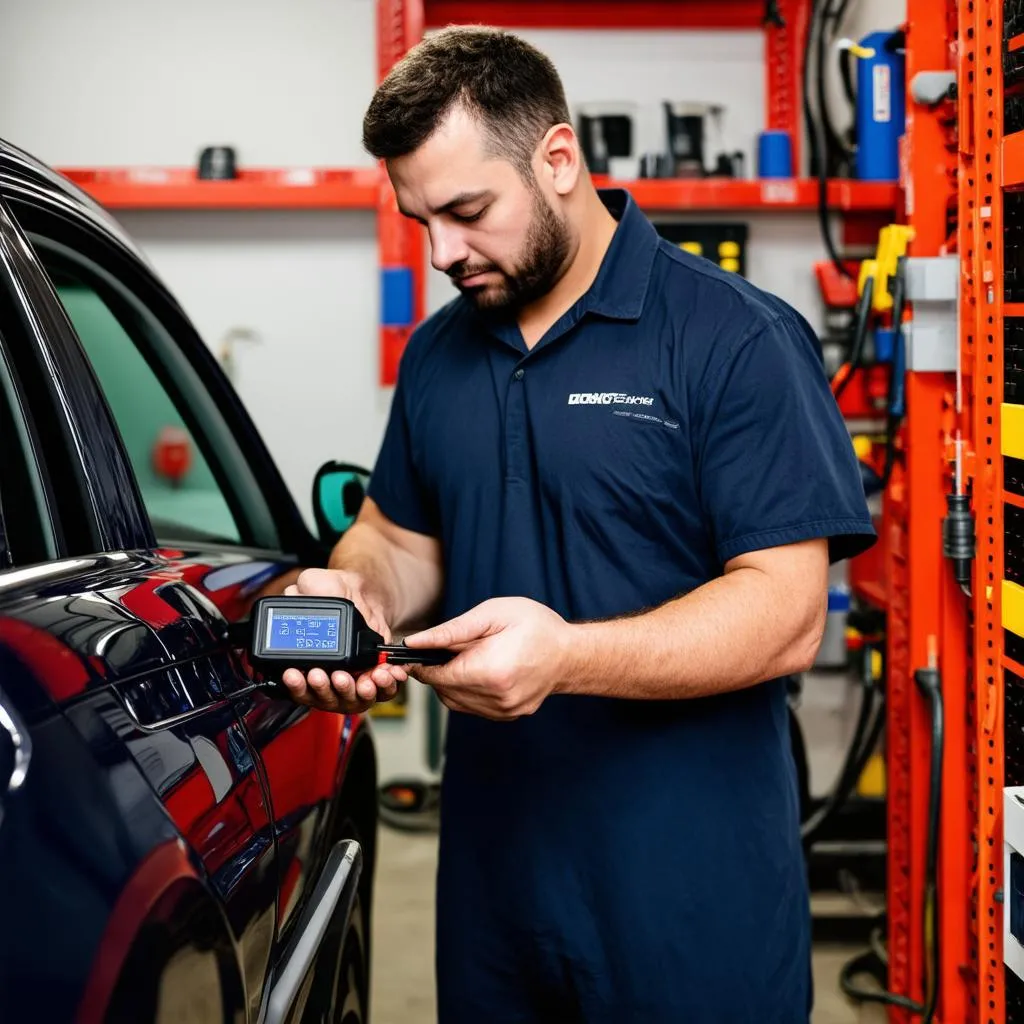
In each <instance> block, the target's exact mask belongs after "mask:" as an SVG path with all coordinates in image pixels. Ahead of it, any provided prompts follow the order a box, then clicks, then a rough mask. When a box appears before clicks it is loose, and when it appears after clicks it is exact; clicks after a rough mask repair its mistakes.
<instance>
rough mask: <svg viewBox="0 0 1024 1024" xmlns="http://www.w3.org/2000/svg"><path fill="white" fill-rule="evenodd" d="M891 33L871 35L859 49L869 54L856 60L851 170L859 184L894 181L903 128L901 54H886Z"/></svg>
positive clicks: (903, 86)
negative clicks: (854, 153) (861, 182)
mask: <svg viewBox="0 0 1024 1024" xmlns="http://www.w3.org/2000/svg"><path fill="white" fill-rule="evenodd" d="M892 38H893V33H892V32H871V33H870V34H868V35H866V36H865V37H864V38H863V39H861V40H860V45H861V46H863V47H865V48H866V49H870V50H873V51H874V53H873V55H872V56H870V57H858V58H857V115H856V120H857V154H856V159H855V161H854V170H855V173H856V175H857V177H858V178H860V179H861V180H862V181H896V180H897V179H898V178H899V175H900V157H899V140H900V136H901V135H903V132H904V130H905V128H906V93H905V91H904V90H905V77H906V72H905V63H904V59H903V54H901V53H895V52H889V51H888V50H887V49H886V45H887V44H888V43H889V42H890V40H891V39H892Z"/></svg>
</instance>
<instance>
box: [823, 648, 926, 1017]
mask: <svg viewBox="0 0 1024 1024" xmlns="http://www.w3.org/2000/svg"><path fill="white" fill-rule="evenodd" d="M914 681H915V682H916V683H917V685H918V688H919V689H920V690H921V692H922V693H924V695H925V696H926V697H927V698H928V702H929V706H930V709H931V719H932V735H931V758H930V770H929V777H928V834H927V837H926V841H925V867H924V874H925V891H924V917H923V921H922V926H923V939H924V943H925V946H926V947H927V945H928V943H929V939H930V940H931V956H930V957H929V968H930V970H927V971H926V973H925V978H924V991H925V1003H924V1005H922V1004H921V1003H918V1002H915V1001H914V1000H912V999H908V998H907V997H906V996H901V995H897V994H896V993H894V992H888V991H884V989H885V988H886V987H887V985H888V979H887V978H886V977H885V975H883V976H882V977H881V978H880V977H879V970H878V966H879V958H878V954H877V953H875V951H874V950H868V951H867V952H865V953H861V954H860V955H859V956H856V957H854V958H853V959H852V960H850V961H848V962H847V963H846V964H844V965H843V969H842V970H841V971H840V974H839V985H840V988H842V990H843V992H844V993H845V994H846V995H847V996H849V997H850V998H851V999H854V1000H857V1001H859V1002H865V1003H883V1004H885V1005H886V1006H898V1007H901V1008H902V1009H904V1010H909V1011H910V1012H911V1013H913V1014H915V1015H919V1016H920V1017H921V1024H934V1020H935V1009H936V1005H937V1003H938V999H939V968H940V960H941V956H940V949H939V934H940V929H939V899H938V866H939V825H940V822H941V819H940V814H941V809H942V751H943V745H944V737H945V724H944V720H943V705H942V686H941V681H940V678H939V673H938V670H937V669H934V668H925V669H918V671H917V672H915V673H914ZM858 974H871V975H872V976H873V977H874V978H875V980H876V981H878V982H879V983H880V984H881V985H882V988H883V991H880V992H874V991H871V990H870V989H862V988H857V986H856V985H854V984H853V980H852V979H853V978H854V976H855V975H858ZM929 975H930V978H929Z"/></svg>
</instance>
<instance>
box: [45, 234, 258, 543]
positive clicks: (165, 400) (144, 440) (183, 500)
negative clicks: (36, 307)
mask: <svg viewBox="0 0 1024 1024" xmlns="http://www.w3.org/2000/svg"><path fill="white" fill-rule="evenodd" d="M43 259H44V264H45V263H46V259H45V254H43ZM46 269H47V271H48V272H49V274H50V277H51V279H52V280H53V282H54V285H55V287H56V289H57V295H58V297H59V298H60V301H61V303H62V304H63V305H64V309H65V310H66V312H67V314H68V317H69V318H70V320H71V322H72V324H73V325H74V328H75V331H76V332H77V334H78V337H79V339H80V340H81V342H82V347H83V348H84V349H85V352H86V355H87V356H88V357H89V361H90V362H91V363H92V367H93V370H94V371H95V373H96V377H97V379H98V380H99V384H100V387H101V388H102V390H103V393H104V395H105V397H106V399H107V404H108V405H109V406H110V411H111V412H112V413H113V416H114V419H115V420H116V421H117V426H118V429H119V430H120V432H121V436H122V438H123V440H124V444H125V447H126V449H127V451H128V456H129V458H130V459H131V463H132V468H133V469H134V470H135V476H136V479H137V480H138V483H139V488H140V490H141V492H142V499H143V502H144V503H145V505H146V511H147V512H148V513H149V517H150V520H151V521H152V523H153V530H154V532H155V533H156V536H157V539H158V540H161V541H167V540H209V541H218V542H221V543H235V544H237V543H240V542H241V539H242V537H241V532H240V530H239V527H238V524H237V522H236V521H235V517H234V515H233V513H232V511H231V506H230V504H229V503H228V500H227V498H226V497H225V495H224V492H223V491H222V489H221V487H220V485H219V484H218V482H217V480H216V479H215V477H214V475H213V473H212V471H211V469H210V465H209V463H208V462H207V461H206V458H205V457H204V455H203V451H202V448H201V446H200V445H199V444H198V443H197V439H196V437H195V435H194V434H193V432H192V431H191V430H190V429H189V427H188V426H187V425H186V423H185V420H184V418H183V417H182V415H181V413H180V412H179V410H178V408H177V406H176V405H175V402H174V401H173V400H172V398H171V396H170V395H169V394H168V392H167V389H166V388H165V386H164V384H163V383H162V382H161V380H160V378H159V377H158V376H157V374H156V373H155V372H154V370H153V368H152V367H151V366H150V365H149V363H148V362H147V361H146V358H145V357H144V356H143V354H142V353H141V352H140V351H139V348H138V346H137V345H136V343H135V341H134V340H133V339H132V337H131V336H130V335H129V334H128V332H127V331H126V330H125V328H124V327H123V326H122V325H121V323H120V322H119V321H118V319H117V317H116V316H114V314H113V312H112V311H111V310H110V308H109V307H108V305H107V304H106V302H105V301H104V300H103V298H101V297H100V295H99V294H98V293H97V291H96V289H95V288H94V287H92V285H91V284H89V283H87V282H86V281H85V280H83V279H82V277H81V276H79V275H76V274H74V273H73V271H72V270H70V269H69V268H68V267H67V266H56V265H52V264H51V265H50V266H47V268H46Z"/></svg>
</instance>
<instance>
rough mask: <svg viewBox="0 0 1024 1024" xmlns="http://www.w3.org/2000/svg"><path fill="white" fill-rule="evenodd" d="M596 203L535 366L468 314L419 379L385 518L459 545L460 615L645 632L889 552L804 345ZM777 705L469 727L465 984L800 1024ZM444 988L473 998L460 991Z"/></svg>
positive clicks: (436, 329) (791, 837)
mask: <svg viewBox="0 0 1024 1024" xmlns="http://www.w3.org/2000/svg"><path fill="white" fill-rule="evenodd" d="M602 199H603V201H604V202H605V204H606V206H607V207H608V209H609V210H610V211H611V212H612V214H613V216H615V217H616V219H617V220H618V221H619V224H618V227H617V229H616V231H615V235H614V237H613V240H612V243H611V245H610V247H609V249H608V252H607V253H606V256H605V258H604V260H603V262H602V265H601V268H600V271H599V273H598V275H597V278H596V279H595V281H594V283H593V285H592V287H591V288H590V289H589V291H588V292H587V293H586V294H585V295H584V296H583V297H582V298H581V299H580V300H579V301H578V302H577V303H576V304H575V305H574V306H573V307H572V308H571V309H570V310H569V311H568V312H566V313H565V314H564V315H563V316H562V317H561V318H560V319H559V320H558V321H557V323H555V324H554V325H553V326H552V327H551V328H550V330H549V331H548V332H547V333H546V334H545V336H544V337H543V338H542V339H541V340H540V341H539V342H538V343H537V344H536V345H535V346H534V348H533V349H532V350H528V349H527V347H526V345H525V344H524V342H523V339H522V336H521V334H520V332H519V329H518V327H517V325H516V324H515V322H514V321H513V320H512V319H511V318H509V319H508V320H506V321H502V320H495V319H494V318H493V316H485V315H483V314H481V313H479V312H477V311H476V310H475V309H474V308H473V306H472V305H471V304H470V303H469V302H468V301H467V300H465V299H463V298H461V297H459V298H456V299H455V300H454V301H453V302H451V303H450V304H449V305H447V306H446V307H445V308H444V309H442V310H440V311H439V312H438V313H436V314H435V315H434V316H432V317H431V318H429V319H428V320H427V321H426V322H425V323H424V324H423V325H422V326H421V327H420V328H419V329H418V330H417V331H416V333H415V335H414V337H413V338H412V339H411V341H410V344H409V346H408V348H407V351H406V353H405V355H404V357H403V360H402V364H401V368H400V372H399V380H398V385H397V388H396V392H395V396H394V401H393V407H392V412H391V417H390V420H389V423H388V427H387V431H386V435H385V439H384V442H383V446H382V449H381V452H380V455H379V459H378V462H377V465H376V468H375V470H374V473H373V477H372V480H371V482H370V488H369V493H370V495H371V496H372V497H373V499H374V500H375V501H376V502H377V504H378V505H379V506H380V508H381V509H382V511H383V512H384V514H385V515H386V516H388V517H389V518H390V519H392V520H393V521H394V522H396V523H397V524H399V525H400V526H403V527H405V528H407V529H410V530H414V531H417V532H421V533H426V534H430V535H432V536H436V537H438V538H440V540H441V543H442V547H443V553H444V569H445V590H444V598H443V607H442V609H441V614H442V615H443V616H444V617H445V618H447V617H450V616H453V615H456V614H459V613H461V612H463V611H465V610H466V609H468V608H470V607H472V606H474V605H476V604H477V603H479V602H481V601H484V600H486V599H488V598H491V597H496V596H508V595H515V596H524V597H529V598H533V599H535V600H537V601H541V602H543V603H544V604H546V605H548V606H549V607H551V608H553V609H554V610H555V611H557V612H558V613H560V614H561V615H563V616H564V617H566V618H567V619H572V620H582V619H600V618H604V617H609V616H617V615H624V614H630V613H635V612H638V611H641V610H643V609H645V608H650V607H652V606H656V605H659V604H661V603H663V602H665V601H667V600H669V599H671V598H674V597H676V596H679V595H682V594H685V593H687V592H689V591H691V590H694V589H695V588H697V587H699V586H701V585H702V584H704V583H706V582H708V581H709V580H712V579H714V578H715V577H717V576H719V575H721V574H722V572H723V569H724V566H725V564H726V563H727V562H728V561H729V560H730V559H732V558H734V557H736V556H737V555H740V554H742V553H744V552H749V551H753V550H757V549H763V548H769V547H776V546H778V545H784V544H789V543H793V542H796V541H800V540H805V539H809V538H819V537H824V538H828V541H829V546H830V555H831V557H832V559H833V560H835V559H838V558H843V557H848V556H852V555H854V554H856V553H858V552H860V551H862V550H864V549H865V548H866V547H868V546H869V545H870V544H871V543H872V541H873V539H874V531H873V527H872V524H871V520H870V517H869V514H868V510H867V507H866V502H865V498H864V493H863V488H862V485H861V481H860V474H859V472H858V468H857V464H856V460H855V456H854V453H853V450H852V446H851V443H850V439H849V435H848V433H847V430H846V427H845V425H844V423H843V421H842V419H841V417H840V415H839V413H838V410H837V408H836V405H835V402H834V400H833V398H832V395H831V393H830V390H829V386H828V382H827V379H826V376H825V373H824V371H823V368H822V362H821V354H820V347H819V345H818V341H817V339H816V337H815V336H814V334H813V332H812V331H811V329H810V328H809V326H808V325H807V323H806V322H805V321H804V320H803V319H802V318H801V317H800V316H799V315H798V314H797V313H796V312H795V311H794V310H793V309H792V308H791V307H789V306H788V305H786V304H785V303H784V302H782V301H781V300H779V299H778V298H776V297H773V296H771V295H769V294H766V293H764V292H762V291H760V290H758V289H757V288H755V287H754V286H753V285H751V284H750V283H749V282H747V281H745V280H743V279H742V278H740V277H739V276H737V275H734V274H730V273H728V272H725V271H722V270H721V269H719V268H718V267H717V266H715V265H714V264H712V263H710V262H708V261H706V260H702V259H700V258H698V257H695V256H692V255H690V254H688V253H686V252H683V251H681V250H679V249H678V248H676V247H675V246H673V245H671V244H670V243H668V242H666V241H664V240H662V239H660V238H659V236H658V235H657V233H656V231H655V229H654V228H653V226H652V225H651V224H650V223H649V221H648V220H647V219H646V218H645V217H644V215H643V214H642V213H641V211H640V210H639V208H638V207H637V206H636V205H635V203H634V202H633V201H632V199H631V198H630V197H629V196H628V195H627V194H626V193H625V192H619V191H611V192H603V193H602ZM742 614H743V609H737V615H742ZM627 683H628V680H627ZM785 699H786V698H785V690H784V685H783V683H782V682H781V681H776V682H773V683H766V684H763V685H760V686H757V687H753V688H750V689H747V690H743V691H740V692H737V693H732V694H725V695H721V696H714V697H708V698H702V699H698V700H690V701H682V700H680V701H669V700H665V701H631V700H628V699H611V698H600V697H582V696H557V697H552V698H549V699H548V700H547V701H546V702H545V703H544V704H543V705H542V707H541V708H540V710H539V711H538V712H537V713H536V714H535V715H532V716H529V717H526V718H523V719H520V720H518V721H516V722H513V723H496V722H490V721H486V720H483V719H479V718H474V717H470V716H466V715H463V714H458V713H455V714H452V715H451V716H450V718H449V722H448V732H447V739H446V766H445V779H444V789H443V795H442V815H443V822H442V848H441V849H442V863H441V869H440V875H439V897H438V914H439V924H438V942H439V949H440V950H441V952H442V953H443V950H444V949H445V948H446V947H447V946H451V947H452V949H453V950H457V949H459V948H462V947H464V956H463V957H462V960H463V961H464V963H463V967H462V968H461V970H462V972H463V973H462V975H460V977H461V979H462V980H461V982H460V984H461V985H463V986H465V985H467V984H469V983H468V982H467V981H466V977H467V975H466V973H465V971H466V970H467V968H466V966H465V963H467V962H473V963H484V964H490V965H491V967H492V968H494V967H495V965H497V964H505V965H508V964H509V963H511V962H512V960H510V958H514V962H515V965H516V966H515V970H514V971H512V970H511V968H510V967H509V968H507V969H508V970H509V972H510V974H509V977H510V979H513V980H515V981H516V982H517V983H518V984H519V985H521V986H522V985H524V984H526V982H524V979H527V980H528V982H529V985H532V986H535V987H536V991H538V992H541V991H550V993H551V994H552V995H551V997H552V998H553V999H557V998H559V997H560V996H559V993H561V994H562V995H564V989H565V985H566V982H565V977H566V976H567V975H566V974H565V972H566V971H569V974H570V975H571V976H572V977H573V979H574V980H573V982H572V986H570V987H571V988H572V991H573V993H574V994H573V995H572V999H575V1000H578V1001H579V1005H581V1006H582V1005H584V1004H586V1005H587V1006H589V1007H590V1012H589V1013H587V1014H585V1015H584V1018H585V1019H586V1020H588V1021H590V1020H603V1019H609V1020H610V1019H616V1018H615V1014H616V1013H625V1014H626V1015H625V1016H623V1017H620V1018H618V1019H630V1020H648V1019H650V1020H659V1019H678V1020H682V1019H685V1020H687V1021H690V1022H699V1021H705V1020H706V1021H708V1022H715V1024H724V1022H728V1021H732V1020H737V1021H739V1020H748V1019H750V1020H753V1019H755V1017H756V1019H757V1020H759V1021H764V1022H767V1021H774V1020H776V1019H778V1020H779V1021H786V1022H787V1024H792V1022H793V1021H795V1020H798V1019H801V1014H803V1019H806V1002H807V998H808V984H809V979H808V950H809V945H808V943H809V933H808V926H809V917H808V912H807V897H806V891H805V889H806V886H805V876H804V865H803V859H802V854H801V850H800V843H799V814H798V805H797V794H796V789H795V785H794V769H793V764H792V758H791V754H790V741H789V737H788V725H787V712H786V704H785ZM513 951H514V953H513ZM439 955H440V954H439ZM454 955H455V954H454V953H453V956H454ZM455 958H456V959H458V957H455ZM442 959H443V957H442ZM441 962H442V960H440V959H439V965H440V964H441ZM737 964H741V965H742V969H739V968H738V967H737ZM559 965H560V966H559ZM566 965H569V966H568V967H567V966H566ZM573 965H575V966H573ZM495 969H497V968H495ZM560 972H561V973H560ZM574 972H575V973H574ZM588 979H589V980H588ZM602 979H603V980H602ZM492 980H493V979H492ZM487 984H489V983H487ZM487 984H484V983H481V985H482V987H481V988H480V1000H481V1003H483V1002H486V1001H487V998H486V993H487V992H492V995H493V996H494V998H497V995H496V992H497V990H492V989H489V988H487ZM439 986H441V987H440V988H439V993H440V994H439V998H441V999H442V1005H444V999H447V998H452V999H454V998H455V996H454V995H452V994H451V988H450V987H449V988H445V987H444V972H443V971H442V970H441V967H440V966H439ZM659 986H661V988H660V992H661V995H660V996H659V995H658V992H659ZM527 987H529V986H527ZM669 990H670V991H669ZM446 992H447V993H448V995H445V993H446ZM644 993H647V994H646V995H644ZM463 997H464V993H463ZM659 998H660V999H661V1002H660V1003H659V1002H658V999H659ZM615 1000H619V1003H618V1004H616V1003H615ZM637 1000H641V1002H637ZM642 1000H647V1001H648V1002H647V1003H643V1002H642ZM643 1006H647V1008H648V1010H649V1015H647V1016H645V1015H644V1014H643V1013H642V1012H638V1008H642V1007H643ZM659 1007H660V1008H661V1009H659ZM776 1009H777V1012H776ZM481 1012H482V1010H481ZM605 1013H607V1014H608V1016H607V1018H606V1017H605V1016H602V1015H603V1014H605ZM662 1014H667V1015H668V1017H664V1016H662ZM676 1014H684V1016H675V1015H676ZM794 1014H795V1015H794ZM452 1019H454V1018H452ZM481 1019H488V1020H493V1021H496V1020H499V1019H504V1018H499V1017H497V1016H493V1015H492V1016H490V1017H486V1018H481ZM509 1019H520V1018H518V1017H515V1018H513V1017H509ZM523 1019H525V1018H523ZM566 1019H568V1018H566Z"/></svg>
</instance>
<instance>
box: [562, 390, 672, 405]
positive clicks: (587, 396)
mask: <svg viewBox="0 0 1024 1024" xmlns="http://www.w3.org/2000/svg"><path fill="white" fill-rule="evenodd" d="M568 404H569V405H654V399H653V398H648V397H646V396H645V395H623V394H620V393H619V392H617V391H589V392H588V391H584V392H576V393H575V394H572V395H570V396H569V403H568Z"/></svg>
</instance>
